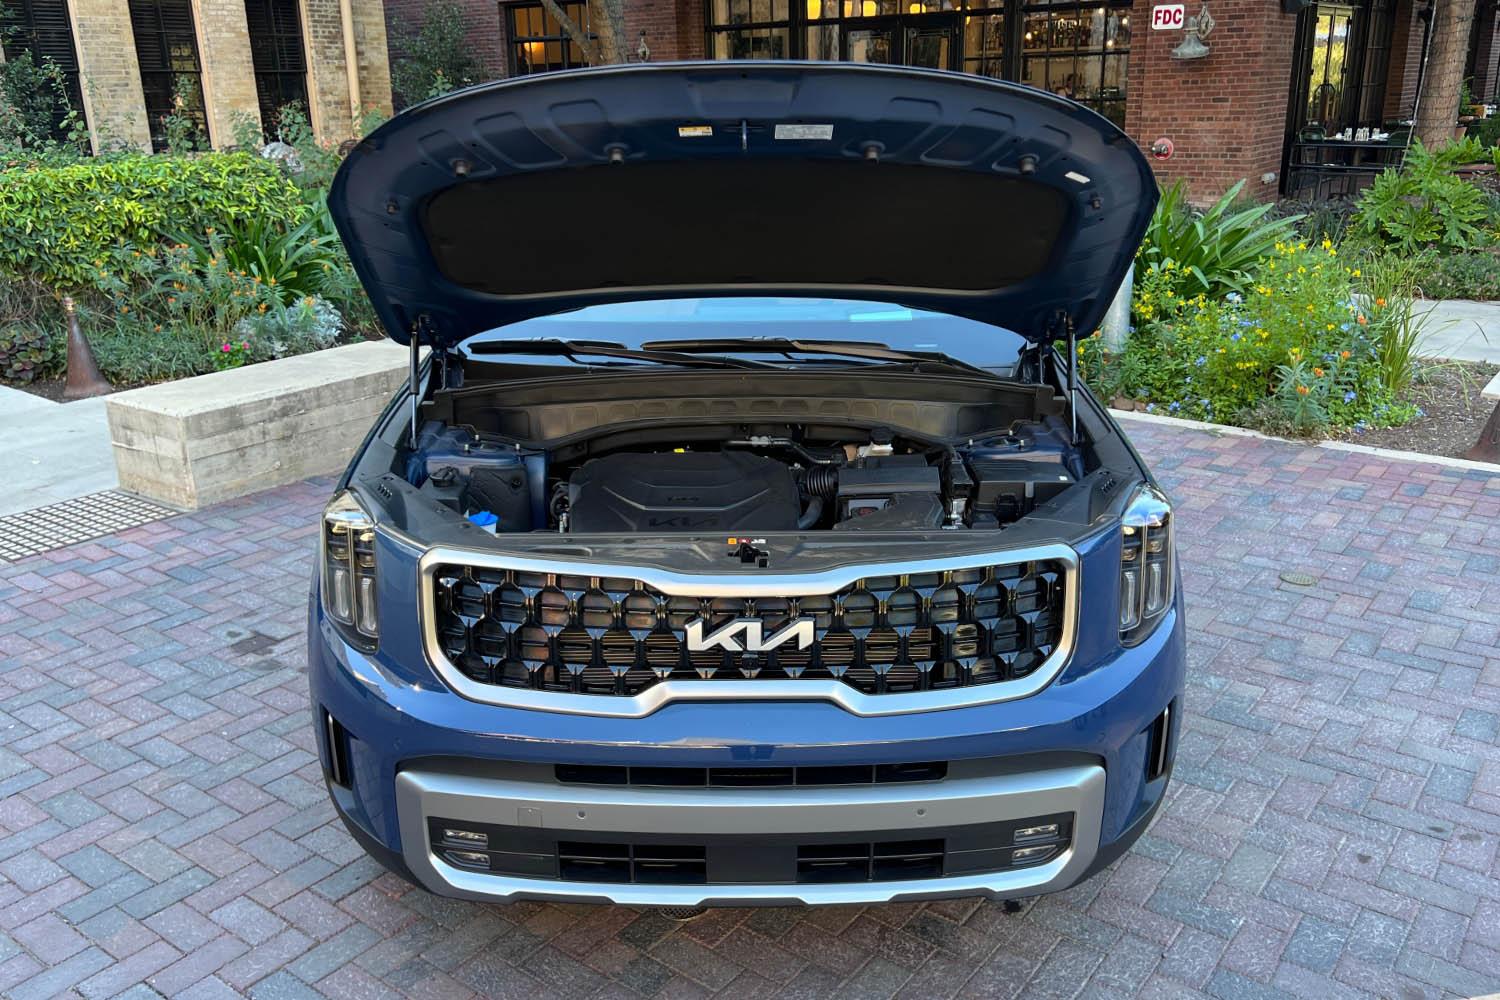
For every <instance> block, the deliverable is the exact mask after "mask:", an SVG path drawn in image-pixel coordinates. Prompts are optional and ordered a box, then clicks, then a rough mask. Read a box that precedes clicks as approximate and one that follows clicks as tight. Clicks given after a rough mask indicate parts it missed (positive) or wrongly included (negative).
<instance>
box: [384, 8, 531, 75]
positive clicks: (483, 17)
mask: <svg viewBox="0 0 1500 1000" xmlns="http://www.w3.org/2000/svg"><path fill="white" fill-rule="evenodd" d="M429 2H430V0H385V27H386V40H387V44H388V46H389V49H390V58H391V64H392V65H393V66H394V65H395V63H396V61H397V60H399V59H400V58H401V57H402V55H403V52H402V49H401V42H402V40H403V39H404V38H405V37H406V35H407V34H408V33H412V34H414V33H415V32H416V31H417V29H418V28H419V27H421V24H422V13H423V11H424V10H426V8H427V4H428V3H429ZM459 3H461V4H462V5H463V7H464V12H465V19H466V21H467V22H468V26H469V43H470V45H471V47H472V49H471V50H472V52H473V55H474V58H475V59H476V60H478V62H479V64H480V66H481V67H482V69H483V73H482V75H481V79H485V80H493V79H496V78H498V77H502V76H504V75H505V36H504V24H503V22H502V20H501V17H500V11H499V9H498V8H497V6H496V3H495V0H459ZM475 82H478V81H475Z"/></svg>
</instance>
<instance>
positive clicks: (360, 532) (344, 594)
mask: <svg viewBox="0 0 1500 1000" xmlns="http://www.w3.org/2000/svg"><path fill="white" fill-rule="evenodd" d="M319 561H320V563H321V569H322V574H323V586H322V591H323V611H324V612H325V613H326V614H327V615H328V617H329V618H330V619H332V621H333V623H334V627H335V628H337V629H338V632H339V634H340V635H342V636H343V637H344V639H345V640H346V641H348V642H349V644H350V645H352V646H355V647H357V648H359V649H362V650H365V651H367V652H368V651H372V650H373V649H374V648H375V644H376V642H377V641H378V640H379V638H380V614H379V608H378V606H377V604H376V589H375V521H374V519H373V518H371V517H370V515H369V513H368V512H367V511H366V510H365V509H364V508H363V507H362V506H360V503H359V500H358V499H357V498H356V497H355V496H354V494H353V493H351V492H349V491H348V490H344V491H342V492H340V493H338V494H337V495H336V496H334V498H333V499H332V500H330V501H329V502H328V506H327V507H326V508H324V510H323V527H322V544H321V553H320V556H319Z"/></svg>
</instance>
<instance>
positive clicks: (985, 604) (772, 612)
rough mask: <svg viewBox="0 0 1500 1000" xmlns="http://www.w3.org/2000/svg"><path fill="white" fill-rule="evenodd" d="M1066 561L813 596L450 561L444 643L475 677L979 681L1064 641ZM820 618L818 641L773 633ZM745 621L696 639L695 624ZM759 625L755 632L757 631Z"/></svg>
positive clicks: (588, 687)
mask: <svg viewBox="0 0 1500 1000" xmlns="http://www.w3.org/2000/svg"><path fill="white" fill-rule="evenodd" d="M1066 572H1067V571H1066V569H1065V567H1064V566H1063V565H1062V563H1060V562H1058V561H1056V560H1036V561H1030V562H1019V563H1009V564H1002V565H995V566H979V567H974V568H970V569H956V570H944V571H939V572H931V573H911V574H900V575H890V576H870V577H866V578H864V579H861V580H856V581H855V582H854V583H852V584H850V585H848V586H846V587H843V588H841V589H839V590H838V591H836V592H834V593H832V594H828V595H820V596H811V597H786V598H782V597H754V598H751V597H713V596H702V597H684V596H673V595H668V594H664V593H662V592H661V591H660V590H658V589H656V588H654V587H652V586H651V585H649V584H648V583H646V582H645V581H642V580H636V579H630V578H616V577H601V576H571V575H564V574H553V573H538V572H530V571H523V570H512V569H499V568H492V567H485V566H469V565H460V564H453V563H443V564H439V565H437V566H436V567H434V572H433V575H432V581H433V595H432V600H433V604H434V607H433V608H432V613H433V614H434V616H435V624H436V634H437V641H438V644H439V646H440V648H441V650H442V652H443V654H444V655H445V656H446V657H447V658H448V660H449V661H450V662H451V663H452V664H453V665H454V667H456V668H457V669H458V670H460V671H462V672H463V673H464V674H465V675H466V676H468V677H469V678H471V679H472V680H474V681H477V682H480V683H484V684H494V685H499V686H504V687H517V688H530V689H533V690H543V691H563V692H573V693H578V694H600V695H627V696H628V695H635V694H638V693H639V692H641V691H643V690H645V689H646V688H649V687H650V686H651V685H653V684H656V683H658V682H660V681H665V680H702V681H714V680H726V679H734V680H829V679H832V680H838V681H842V682H843V683H845V684H847V685H849V686H851V687H854V688H857V689H858V690H860V691H863V692H865V693H866V694H889V693H897V692H907V691H928V690H940V689H945V688H958V687H968V686H973V685H981V684H992V683H996V682H999V681H1006V680H1014V679H1017V678H1022V677H1027V676H1029V675H1030V674H1032V673H1034V672H1035V671H1036V670H1037V668H1039V667H1040V666H1041V665H1042V664H1043V663H1044V662H1046V660H1047V659H1048V658H1049V657H1050V656H1051V655H1052V654H1053V653H1054V652H1055V651H1056V650H1057V648H1058V645H1059V643H1060V642H1061V641H1062V635H1063V631H1064V628H1063V626H1064V615H1065V607H1064V604H1065V594H1064V592H1065V574H1066ZM809 619H810V620H811V621H812V622H813V626H814V630H815V631H814V640H813V642H812V645H811V646H810V647H808V648H798V642H797V641H796V639H797V638H799V637H796V636H793V637H792V641H783V642H781V643H780V644H779V645H775V646H774V648H770V649H766V650H765V651H757V652H749V651H745V649H744V645H745V640H746V638H747V637H748V636H750V635H753V634H755V632H754V628H758V629H759V635H761V636H762V637H763V639H762V645H763V646H770V645H773V644H774V643H775V642H776V640H777V639H778V638H780V637H781V636H782V635H783V634H784V630H786V629H788V628H790V627H791V626H793V625H794V624H796V623H799V622H805V621H806V620H809ZM693 622H696V623H697V626H696V627H698V628H701V629H702V632H703V634H704V635H705V636H708V637H712V636H714V635H715V634H716V633H718V632H720V630H722V629H725V628H726V627H731V626H736V624H737V623H739V627H737V628H730V633H729V639H730V642H729V643H728V644H727V645H729V646H737V647H740V648H739V649H732V648H722V647H721V646H716V647H715V648H711V649H706V650H701V649H700V650H689V649H688V644H687V638H686V636H687V629H688V625H689V623H693ZM751 626H753V627H754V628H752V627H751Z"/></svg>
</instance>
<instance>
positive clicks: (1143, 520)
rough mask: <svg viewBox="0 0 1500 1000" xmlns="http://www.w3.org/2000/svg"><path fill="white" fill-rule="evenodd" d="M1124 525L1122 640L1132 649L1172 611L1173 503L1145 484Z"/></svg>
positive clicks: (1121, 607) (1132, 500)
mask: <svg viewBox="0 0 1500 1000" xmlns="http://www.w3.org/2000/svg"><path fill="white" fill-rule="evenodd" d="M1121 523H1122V527H1121V539H1120V541H1121V546H1120V641H1121V642H1123V643H1124V644H1125V645H1127V646H1134V645H1135V644H1136V643H1138V642H1140V641H1141V640H1142V639H1144V638H1146V636H1148V635H1150V634H1151V630H1152V629H1153V628H1155V627H1156V623H1157V622H1159V621H1161V618H1162V616H1163V615H1165V614H1166V612H1167V609H1168V608H1170V607H1171V606H1172V592H1173V587H1174V584H1173V577H1174V574H1173V572H1172V504H1171V502H1170V501H1169V500H1168V499H1167V498H1166V496H1165V495H1164V494H1163V493H1162V492H1161V490H1159V489H1157V488H1156V487H1155V486H1151V485H1150V484H1147V485H1145V486H1142V487H1141V488H1140V489H1138V490H1137V491H1136V494H1135V496H1133V497H1131V499H1130V503H1129V504H1128V505H1127V506H1126V507H1125V516H1124V517H1123V518H1122V519H1121Z"/></svg>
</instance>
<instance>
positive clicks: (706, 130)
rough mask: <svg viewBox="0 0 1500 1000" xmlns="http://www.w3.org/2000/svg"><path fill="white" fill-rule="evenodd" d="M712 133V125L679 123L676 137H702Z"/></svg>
mask: <svg viewBox="0 0 1500 1000" xmlns="http://www.w3.org/2000/svg"><path fill="white" fill-rule="evenodd" d="M713 134H714V127H713V126H712V125H679V126H677V137H678V138H679V139H703V138H707V137H708V136H711V135H713Z"/></svg>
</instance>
